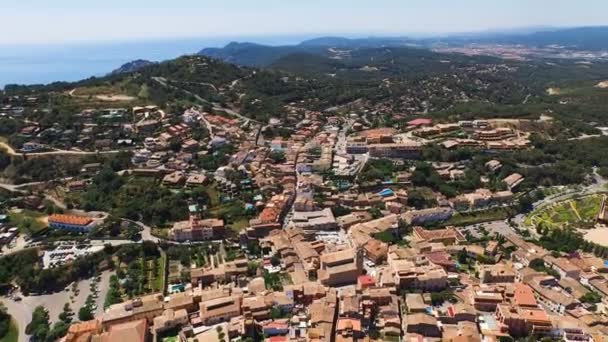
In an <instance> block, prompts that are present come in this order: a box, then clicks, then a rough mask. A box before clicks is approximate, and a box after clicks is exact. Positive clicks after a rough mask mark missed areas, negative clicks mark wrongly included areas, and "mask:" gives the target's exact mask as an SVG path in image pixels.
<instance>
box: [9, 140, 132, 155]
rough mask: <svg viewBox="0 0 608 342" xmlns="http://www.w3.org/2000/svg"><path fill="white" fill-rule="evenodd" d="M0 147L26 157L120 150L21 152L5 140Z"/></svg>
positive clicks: (12, 153) (112, 152)
mask: <svg viewBox="0 0 608 342" xmlns="http://www.w3.org/2000/svg"><path fill="white" fill-rule="evenodd" d="M0 149H3V150H5V151H6V152H7V153H8V154H9V155H10V156H28V157H37V156H52V155H60V156H61V155H75V156H78V155H81V156H87V155H97V154H116V153H120V152H121V151H120V150H112V151H71V150H53V151H47V152H28V153H21V152H17V151H15V149H13V148H12V147H11V146H10V145H8V144H7V143H5V142H0Z"/></svg>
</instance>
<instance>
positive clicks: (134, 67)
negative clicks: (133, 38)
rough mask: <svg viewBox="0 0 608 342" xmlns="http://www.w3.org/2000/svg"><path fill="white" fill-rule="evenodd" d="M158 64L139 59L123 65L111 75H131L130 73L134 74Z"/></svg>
mask: <svg viewBox="0 0 608 342" xmlns="http://www.w3.org/2000/svg"><path fill="white" fill-rule="evenodd" d="M154 64H156V63H155V62H150V61H148V60H145V59H137V60H134V61H131V62H128V63H125V64H123V65H121V66H120V67H119V68H118V69H116V70H113V71H112V72H111V73H110V75H117V74H124V73H129V72H134V71H138V70H140V69H143V68H145V67H147V66H150V65H154Z"/></svg>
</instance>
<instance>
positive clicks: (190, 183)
mask: <svg viewBox="0 0 608 342" xmlns="http://www.w3.org/2000/svg"><path fill="white" fill-rule="evenodd" d="M206 182H207V176H205V175H201V174H191V175H190V176H188V179H186V186H187V187H190V188H194V187H197V186H203V185H205V183H206Z"/></svg>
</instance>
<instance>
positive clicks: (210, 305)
mask: <svg viewBox="0 0 608 342" xmlns="http://www.w3.org/2000/svg"><path fill="white" fill-rule="evenodd" d="M241 304H242V298H241V297H240V296H237V295H231V296H227V297H220V298H215V299H211V300H204V301H202V302H201V303H200V304H199V305H200V316H199V317H200V319H201V322H202V323H203V324H205V325H213V324H217V323H221V322H227V321H229V320H230V318H232V317H236V316H239V315H240V314H241Z"/></svg>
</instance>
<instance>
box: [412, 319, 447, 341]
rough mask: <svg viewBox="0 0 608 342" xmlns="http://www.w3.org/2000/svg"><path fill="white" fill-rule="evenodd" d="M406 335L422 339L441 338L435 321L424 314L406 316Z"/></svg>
mask: <svg viewBox="0 0 608 342" xmlns="http://www.w3.org/2000/svg"><path fill="white" fill-rule="evenodd" d="M406 332H407V333H408V334H418V335H421V336H423V337H428V338H431V337H437V338H439V337H441V335H442V334H441V330H440V329H439V326H438V325H437V319H436V318H435V317H433V316H431V315H429V314H426V313H415V314H411V315H408V317H407V328H406Z"/></svg>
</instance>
